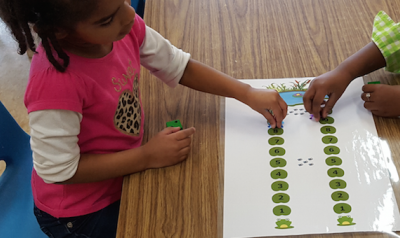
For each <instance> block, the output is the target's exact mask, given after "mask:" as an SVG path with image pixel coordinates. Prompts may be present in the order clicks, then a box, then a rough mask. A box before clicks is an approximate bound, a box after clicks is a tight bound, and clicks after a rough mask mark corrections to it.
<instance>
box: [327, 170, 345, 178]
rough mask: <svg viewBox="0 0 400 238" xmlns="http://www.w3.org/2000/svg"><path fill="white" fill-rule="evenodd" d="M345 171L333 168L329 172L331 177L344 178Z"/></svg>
mask: <svg viewBox="0 0 400 238" xmlns="http://www.w3.org/2000/svg"><path fill="white" fill-rule="evenodd" d="M343 175H344V171H343V169H341V168H331V169H329V170H328V176H329V177H332V178H333V177H343Z"/></svg>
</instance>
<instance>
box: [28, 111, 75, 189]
mask: <svg viewBox="0 0 400 238" xmlns="http://www.w3.org/2000/svg"><path fill="white" fill-rule="evenodd" d="M81 121H82V115H81V114H80V113H77V112H73V111H68V110H42V111H34V112H31V113H29V125H30V127H31V148H32V152H33V166H34V168H35V170H36V172H37V174H38V175H39V176H40V177H41V178H42V179H43V180H44V181H45V182H46V183H56V182H63V181H66V180H68V179H70V178H72V176H74V174H75V173H76V170H77V168H78V163H79V159H80V149H79V146H78V135H79V132H80V122H81Z"/></svg>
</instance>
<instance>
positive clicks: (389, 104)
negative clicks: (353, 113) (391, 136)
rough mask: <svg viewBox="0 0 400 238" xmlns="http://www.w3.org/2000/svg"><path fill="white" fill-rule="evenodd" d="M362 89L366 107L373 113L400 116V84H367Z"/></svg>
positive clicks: (382, 115) (383, 115)
mask: <svg viewBox="0 0 400 238" xmlns="http://www.w3.org/2000/svg"><path fill="white" fill-rule="evenodd" d="M362 90H363V92H364V93H362V94H361V98H362V100H364V101H365V103H364V107H365V108H366V109H368V110H370V111H371V112H372V114H374V115H376V116H381V117H397V116H400V85H393V86H391V85H386V84H366V85H364V86H363V87H362ZM367 95H369V98H368V97H367Z"/></svg>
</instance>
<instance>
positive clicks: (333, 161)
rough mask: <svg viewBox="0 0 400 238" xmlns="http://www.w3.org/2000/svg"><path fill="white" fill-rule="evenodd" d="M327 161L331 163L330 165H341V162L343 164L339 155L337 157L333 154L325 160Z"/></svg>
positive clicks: (328, 163)
mask: <svg viewBox="0 0 400 238" xmlns="http://www.w3.org/2000/svg"><path fill="white" fill-rule="evenodd" d="M325 163H326V164H327V165H329V166H333V165H341V164H342V159H341V158H339V157H336V156H331V157H328V158H327V159H326V160H325Z"/></svg>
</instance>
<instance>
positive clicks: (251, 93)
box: [179, 59, 287, 127]
mask: <svg viewBox="0 0 400 238" xmlns="http://www.w3.org/2000/svg"><path fill="white" fill-rule="evenodd" d="M179 83H180V84H182V85H185V86H187V87H190V88H192V89H195V90H198V91H202V92H206V93H211V94H215V95H219V96H224V97H230V98H235V99H237V100H239V101H241V102H243V103H245V104H247V105H248V106H250V107H251V108H252V109H254V110H255V111H257V112H259V113H261V114H262V115H263V116H264V117H265V118H266V119H267V120H268V121H269V122H270V123H271V126H272V127H275V126H277V127H281V125H282V120H283V119H284V118H285V117H286V113H287V105H286V103H285V101H284V100H283V99H282V98H281V97H280V96H279V93H278V92H276V91H275V90H261V89H254V88H252V87H251V86H250V85H248V84H245V83H242V82H240V81H238V80H236V79H234V78H232V77H230V76H228V75H226V74H224V73H222V72H219V71H217V70H215V69H213V68H211V67H208V66H207V65H204V64H202V63H200V62H198V61H195V60H193V59H191V60H189V62H188V64H187V66H186V69H185V71H184V73H183V76H182V79H181V80H180V82H179ZM268 110H272V111H273V113H274V116H272V115H271V114H270V113H269V112H268Z"/></svg>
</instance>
